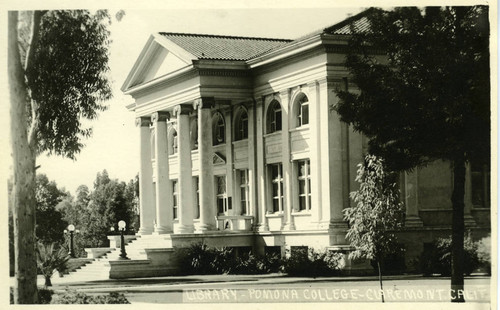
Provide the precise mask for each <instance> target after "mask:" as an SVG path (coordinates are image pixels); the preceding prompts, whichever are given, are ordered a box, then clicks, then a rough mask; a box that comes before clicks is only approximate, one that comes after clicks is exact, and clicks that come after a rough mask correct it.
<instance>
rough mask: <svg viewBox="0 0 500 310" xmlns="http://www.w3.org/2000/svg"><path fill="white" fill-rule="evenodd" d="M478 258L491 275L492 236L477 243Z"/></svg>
mask: <svg viewBox="0 0 500 310" xmlns="http://www.w3.org/2000/svg"><path fill="white" fill-rule="evenodd" d="M477 258H478V260H479V263H480V264H481V265H482V266H483V267H484V268H485V270H486V272H487V273H488V274H489V275H491V237H490V236H488V237H485V238H483V239H481V240H479V241H478V243H477Z"/></svg>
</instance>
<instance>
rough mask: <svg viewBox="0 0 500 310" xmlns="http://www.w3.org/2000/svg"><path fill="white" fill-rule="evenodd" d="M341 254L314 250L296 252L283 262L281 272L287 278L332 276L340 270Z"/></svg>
mask: <svg viewBox="0 0 500 310" xmlns="http://www.w3.org/2000/svg"><path fill="white" fill-rule="evenodd" d="M341 257H342V256H341V254H339V253H334V252H331V251H328V250H326V251H322V252H318V251H315V250H314V249H309V250H308V251H297V252H296V253H294V254H293V255H290V257H289V258H287V259H285V260H284V262H283V266H282V270H283V272H284V273H286V274H288V275H289V276H306V277H307V276H310V277H317V276H333V275H338V274H339V270H340V267H341V266H340V261H341Z"/></svg>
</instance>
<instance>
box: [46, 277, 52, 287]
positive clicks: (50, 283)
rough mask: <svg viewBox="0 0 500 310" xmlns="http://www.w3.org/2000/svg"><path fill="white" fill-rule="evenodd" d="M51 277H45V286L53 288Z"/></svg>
mask: <svg viewBox="0 0 500 310" xmlns="http://www.w3.org/2000/svg"><path fill="white" fill-rule="evenodd" d="M50 278H51V276H45V286H46V287H49V286H52V281H51V280H50Z"/></svg>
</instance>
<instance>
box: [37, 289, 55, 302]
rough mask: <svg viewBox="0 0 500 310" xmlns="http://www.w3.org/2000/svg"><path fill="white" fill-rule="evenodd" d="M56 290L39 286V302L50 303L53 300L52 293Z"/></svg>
mask: <svg viewBox="0 0 500 310" xmlns="http://www.w3.org/2000/svg"><path fill="white" fill-rule="evenodd" d="M53 294H54V291H52V290H49V289H46V288H38V303H39V304H50V302H51V300H52V295H53Z"/></svg>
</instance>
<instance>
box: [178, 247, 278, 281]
mask: <svg viewBox="0 0 500 310" xmlns="http://www.w3.org/2000/svg"><path fill="white" fill-rule="evenodd" d="M178 253H179V254H178V257H177V258H178V261H179V263H180V271H181V273H182V274H264V273H270V272H277V271H279V269H280V266H281V260H280V257H279V256H278V255H264V256H255V255H252V254H248V255H241V256H237V255H236V254H235V252H234V250H233V249H231V248H227V247H223V248H214V247H209V246H207V245H206V244H204V243H195V244H192V245H190V246H189V247H187V248H183V249H179V251H178Z"/></svg>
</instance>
